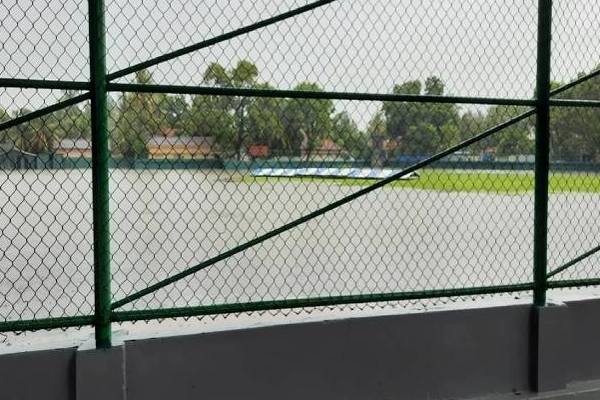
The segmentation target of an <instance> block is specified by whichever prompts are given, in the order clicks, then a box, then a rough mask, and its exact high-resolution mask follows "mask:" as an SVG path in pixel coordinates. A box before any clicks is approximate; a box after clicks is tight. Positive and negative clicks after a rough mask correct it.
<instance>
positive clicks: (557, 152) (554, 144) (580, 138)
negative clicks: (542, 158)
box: [550, 66, 600, 161]
mask: <svg viewBox="0 0 600 400" xmlns="http://www.w3.org/2000/svg"><path fill="white" fill-rule="evenodd" d="M599 68H600V66H597V67H596V68H595V70H597V69H599ZM584 75H586V74H585V73H584V72H581V73H579V74H578V75H577V78H580V77H582V76H584ZM558 85H559V84H558V83H555V86H558ZM558 97H560V98H563V99H578V100H597V99H599V98H600V78H599V77H597V76H596V77H594V78H591V79H589V80H587V81H585V82H583V83H581V84H579V85H577V86H574V87H573V88H571V89H569V90H567V91H565V92H563V93H561V94H560V95H559V96H558ZM550 119H551V126H550V130H551V131H550V151H551V155H552V158H553V159H555V160H562V161H594V160H597V159H598V157H599V156H600V109H598V108H591V107H590V108H564V107H556V108H553V109H552V110H551V117H550Z"/></svg>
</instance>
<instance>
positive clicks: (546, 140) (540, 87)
mask: <svg viewBox="0 0 600 400" xmlns="http://www.w3.org/2000/svg"><path fill="white" fill-rule="evenodd" d="M538 4H539V7H538V49H537V82H536V98H537V114H536V136H535V200H534V203H535V211H534V232H533V281H534V290H533V303H534V305H535V306H537V307H542V306H544V305H545V304H546V286H547V278H546V270H547V248H548V174H549V171H548V170H549V162H550V160H549V153H550V63H551V60H550V51H551V36H552V0H539V3H538Z"/></svg>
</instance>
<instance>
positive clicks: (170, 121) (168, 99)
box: [156, 94, 190, 132]
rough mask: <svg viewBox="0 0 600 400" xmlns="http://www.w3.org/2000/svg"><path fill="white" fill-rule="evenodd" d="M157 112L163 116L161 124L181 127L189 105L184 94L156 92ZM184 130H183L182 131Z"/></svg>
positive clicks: (183, 124) (169, 126) (188, 111)
mask: <svg viewBox="0 0 600 400" xmlns="http://www.w3.org/2000/svg"><path fill="white" fill-rule="evenodd" d="M156 99H157V107H158V114H159V115H160V116H161V117H162V118H163V121H161V125H163V126H165V127H168V128H176V129H183V128H184V127H185V118H186V117H187V116H189V113H190V107H189V104H188V103H187V101H186V100H185V96H183V95H168V94H157V95H156ZM184 132H185V131H184Z"/></svg>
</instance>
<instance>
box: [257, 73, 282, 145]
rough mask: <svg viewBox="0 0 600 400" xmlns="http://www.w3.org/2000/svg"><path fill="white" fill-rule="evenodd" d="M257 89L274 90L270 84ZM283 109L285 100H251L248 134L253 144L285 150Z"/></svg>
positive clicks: (259, 98)
mask: <svg viewBox="0 0 600 400" xmlns="http://www.w3.org/2000/svg"><path fill="white" fill-rule="evenodd" d="M256 87H257V88H258V89H274V88H273V87H272V86H271V85H269V84H268V83H263V84H259V85H257V86H256ZM283 107H284V100H283V99H277V98H269V97H257V98H254V99H252V100H251V102H250V104H249V106H248V132H249V136H250V142H251V143H252V144H256V145H266V146H268V147H269V148H270V149H283V148H285V137H284V130H283V123H282V117H283Z"/></svg>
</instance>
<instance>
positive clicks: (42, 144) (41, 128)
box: [7, 108, 55, 154]
mask: <svg viewBox="0 0 600 400" xmlns="http://www.w3.org/2000/svg"><path fill="white" fill-rule="evenodd" d="M29 113H31V110H29V109H27V108H21V109H19V110H18V111H15V112H14V113H13V117H15V118H16V117H21V116H23V115H27V114H29ZM48 118H49V117H48V116H45V117H40V118H35V119H33V120H31V121H28V122H24V123H22V124H19V125H17V126H15V127H13V128H12V129H10V130H9V132H8V135H7V136H8V138H9V141H10V142H12V143H13V144H14V145H15V146H16V147H18V148H19V149H21V150H23V151H25V152H28V153H33V154H41V153H51V152H52V151H53V150H54V142H55V140H54V137H53V133H52V131H51V130H50V129H49V127H48Z"/></svg>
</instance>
